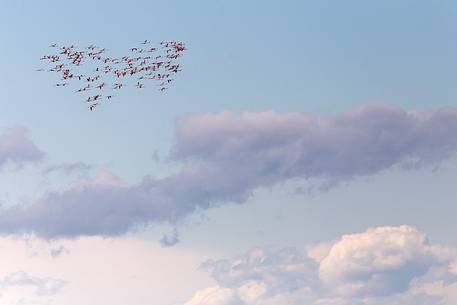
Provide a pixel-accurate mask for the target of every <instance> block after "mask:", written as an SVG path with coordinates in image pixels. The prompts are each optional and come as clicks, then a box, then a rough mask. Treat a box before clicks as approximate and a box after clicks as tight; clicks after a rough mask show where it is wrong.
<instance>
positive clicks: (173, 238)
mask: <svg viewBox="0 0 457 305" xmlns="http://www.w3.org/2000/svg"><path fill="white" fill-rule="evenodd" d="M177 243H179V234H178V231H177V230H176V229H175V230H173V232H172V233H171V234H164V235H163V237H162V238H161V239H160V244H161V245H162V246H163V247H172V246H174V245H176V244H177Z"/></svg>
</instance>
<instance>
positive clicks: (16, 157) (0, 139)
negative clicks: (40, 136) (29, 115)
mask: <svg viewBox="0 0 457 305" xmlns="http://www.w3.org/2000/svg"><path fill="white" fill-rule="evenodd" d="M43 157H44V153H43V152H42V151H41V150H40V149H38V147H37V146H36V145H35V144H34V143H33V142H32V140H30V138H29V137H28V131H27V129H25V128H23V127H14V128H10V129H7V130H6V131H5V132H4V133H3V134H1V135H0V167H2V166H4V165H6V164H7V163H11V164H13V165H14V166H16V167H19V168H21V167H23V166H24V165H25V164H26V163H34V162H38V161H40V160H41V159H43Z"/></svg>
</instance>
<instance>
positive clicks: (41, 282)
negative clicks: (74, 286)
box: [0, 271, 65, 296]
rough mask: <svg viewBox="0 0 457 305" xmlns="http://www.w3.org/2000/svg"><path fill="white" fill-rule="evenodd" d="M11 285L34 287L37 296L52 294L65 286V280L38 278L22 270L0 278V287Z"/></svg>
mask: <svg viewBox="0 0 457 305" xmlns="http://www.w3.org/2000/svg"><path fill="white" fill-rule="evenodd" d="M13 286H31V287H33V288H35V293H36V295H38V296H47V295H54V294H57V293H58V292H59V290H60V289H62V287H63V286H65V282H64V281H62V280H59V279H53V278H49V277H46V278H40V277H34V276H30V275H28V274H27V273H25V272H23V271H18V272H14V273H11V274H8V275H7V276H5V277H4V278H3V279H2V280H0V287H1V288H2V289H5V288H9V287H13Z"/></svg>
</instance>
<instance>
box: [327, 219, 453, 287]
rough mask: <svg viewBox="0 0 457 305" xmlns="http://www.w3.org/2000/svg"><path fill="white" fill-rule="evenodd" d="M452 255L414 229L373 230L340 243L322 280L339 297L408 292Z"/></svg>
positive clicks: (401, 227) (332, 249)
mask: <svg viewBox="0 0 457 305" xmlns="http://www.w3.org/2000/svg"><path fill="white" fill-rule="evenodd" d="M448 252H449V251H447V250H446V249H441V248H440V247H436V246H435V247H434V246H430V245H429V244H428V243H427V239H426V236H425V234H423V233H421V232H418V231H417V230H416V229H415V228H413V227H409V226H400V227H381V228H375V229H369V230H367V231H366V232H363V233H360V234H351V235H345V236H343V237H342V238H341V239H340V240H339V241H338V242H336V243H335V244H334V245H333V246H332V248H331V250H330V252H329V253H328V255H327V256H326V257H325V258H324V259H323V260H322V261H321V262H320V267H319V277H320V279H321V280H322V282H324V283H325V284H326V285H327V286H328V287H330V288H331V289H332V290H337V291H339V294H343V293H344V294H347V295H363V296H372V295H374V296H379V295H381V296H382V295H390V294H394V293H399V292H403V291H405V290H407V289H408V287H409V284H410V282H411V280H412V279H413V278H415V277H418V276H421V275H423V274H425V273H426V272H427V271H428V270H430V268H431V267H432V266H435V265H439V264H442V263H443V261H444V262H448V263H449V259H450V257H447V256H448V255H449V256H450V255H451V254H450V253H448Z"/></svg>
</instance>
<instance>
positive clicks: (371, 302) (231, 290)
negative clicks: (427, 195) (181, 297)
mask: <svg viewBox="0 0 457 305" xmlns="http://www.w3.org/2000/svg"><path fill="white" fill-rule="evenodd" d="M330 244H331V245H330V250H329V251H327V254H326V255H325V257H324V258H323V259H321V260H320V261H318V260H315V259H314V258H311V257H309V256H307V255H306V254H304V253H301V252H299V251H298V250H295V249H283V250H280V251H271V250H266V249H260V248H255V249H253V250H251V251H249V252H248V253H246V254H244V255H240V256H237V257H235V258H233V259H222V260H210V261H206V262H205V263H203V265H202V266H203V268H204V269H206V270H208V271H209V272H210V274H211V276H212V277H213V278H214V279H215V280H216V282H217V286H213V287H211V288H208V289H203V290H201V291H199V292H197V293H196V294H195V296H194V297H193V298H191V299H190V301H189V302H188V303H185V304H186V305H189V304H191V305H206V304H207V303H205V301H204V300H205V298H204V296H206V295H210V296H211V298H210V299H211V300H218V302H215V303H214V304H217V305H228V304H230V305H231V304H236V305H282V304H288V305H299V304H310V305H381V304H392V305H397V304H398V305H400V304H418V305H436V304H446V305H451V304H455V302H456V301H457V276H456V275H455V274H453V273H452V272H451V268H450V266H451V265H452V261H453V260H455V259H456V258H457V249H455V248H450V247H444V246H440V245H433V244H430V243H429V242H428V241H427V237H426V236H425V234H423V233H422V232H420V231H418V230H417V229H416V228H414V227H410V226H399V227H378V228H371V229H368V230H366V231H365V232H362V233H357V234H348V235H344V236H342V237H340V238H339V239H337V240H336V241H334V242H332V243H330ZM322 253H323V252H320V253H319V255H321V254H322Z"/></svg>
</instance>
